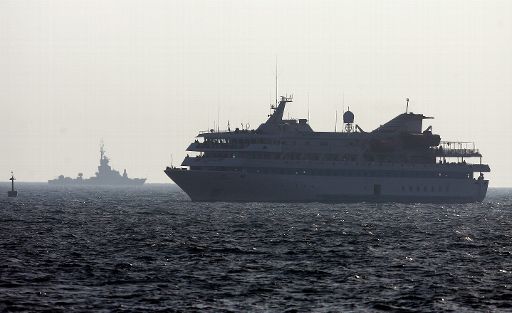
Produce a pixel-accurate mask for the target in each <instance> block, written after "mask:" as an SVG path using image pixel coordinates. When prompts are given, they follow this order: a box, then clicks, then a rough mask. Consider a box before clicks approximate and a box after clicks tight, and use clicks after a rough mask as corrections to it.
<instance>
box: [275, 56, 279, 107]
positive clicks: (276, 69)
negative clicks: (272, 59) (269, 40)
mask: <svg viewBox="0 0 512 313" xmlns="http://www.w3.org/2000/svg"><path fill="white" fill-rule="evenodd" d="M277 94H278V93H277V55H276V106H277V105H278V104H279V103H278V101H279V100H278V99H277Z"/></svg>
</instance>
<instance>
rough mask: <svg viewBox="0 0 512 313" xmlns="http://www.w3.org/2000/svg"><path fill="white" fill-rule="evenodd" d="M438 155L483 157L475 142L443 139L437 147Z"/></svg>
mask: <svg viewBox="0 0 512 313" xmlns="http://www.w3.org/2000/svg"><path fill="white" fill-rule="evenodd" d="M436 156H438V157H452V158H464V157H466V158H468V157H481V156H482V155H481V154H480V151H478V149H476V148H475V143H474V142H457V141H441V143H440V144H439V146H438V147H437V148H436Z"/></svg>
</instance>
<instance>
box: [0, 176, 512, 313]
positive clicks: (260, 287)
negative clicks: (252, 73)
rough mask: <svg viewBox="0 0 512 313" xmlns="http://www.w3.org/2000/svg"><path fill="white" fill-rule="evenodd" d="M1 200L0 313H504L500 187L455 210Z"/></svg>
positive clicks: (511, 281)
mask: <svg viewBox="0 0 512 313" xmlns="http://www.w3.org/2000/svg"><path fill="white" fill-rule="evenodd" d="M0 189H1V190H0V192H1V194H0V311H6V312H9V311H48V312H59V311H61V312H69V311H90V312H98V311H105V312H110V311H115V312H142V311H161V312H168V311H171V312H172V311H211V312H224V311H228V312H248V311H249V312H267V311H271V312H309V311H313V312H375V311H393V312H409V311H423V312H429V311H430V312H443V311H444V312H494V311H496V312H501V311H503V312H505V311H509V312H512V190H510V189H491V190H490V192H489V194H488V197H487V199H486V201H485V202H484V203H481V204H465V205H453V204H450V205H438V204H436V205H425V204H368V203H359V204H334V205H333V204H319V203H313V204H266V203H265V204H263V203H238V204H237V203H214V204H207V203H191V202H189V200H188V198H187V197H186V195H185V194H183V193H182V192H180V191H177V190H176V189H175V188H173V187H172V186H170V185H148V186H144V187H142V188H132V189H120V188H103V189H97V188H81V189H74V188H58V187H48V186H46V185H43V184H20V185H19V190H20V194H19V197H18V198H17V199H8V198H7V196H6V191H7V185H0Z"/></svg>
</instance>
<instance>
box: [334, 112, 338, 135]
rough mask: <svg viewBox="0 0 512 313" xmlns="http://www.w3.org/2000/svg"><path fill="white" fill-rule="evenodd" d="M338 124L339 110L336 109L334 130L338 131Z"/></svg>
mask: <svg viewBox="0 0 512 313" xmlns="http://www.w3.org/2000/svg"><path fill="white" fill-rule="evenodd" d="M336 126H338V110H336V117H335V119H334V132H336Z"/></svg>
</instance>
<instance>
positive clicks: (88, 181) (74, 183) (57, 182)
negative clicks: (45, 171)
mask: <svg viewBox="0 0 512 313" xmlns="http://www.w3.org/2000/svg"><path fill="white" fill-rule="evenodd" d="M145 182H146V179H130V180H122V181H104V180H95V179H84V180H79V179H63V180H59V179H53V180H49V181H48V184H49V185H55V186H70V185H71V186H141V185H143V184H144V183H145Z"/></svg>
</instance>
